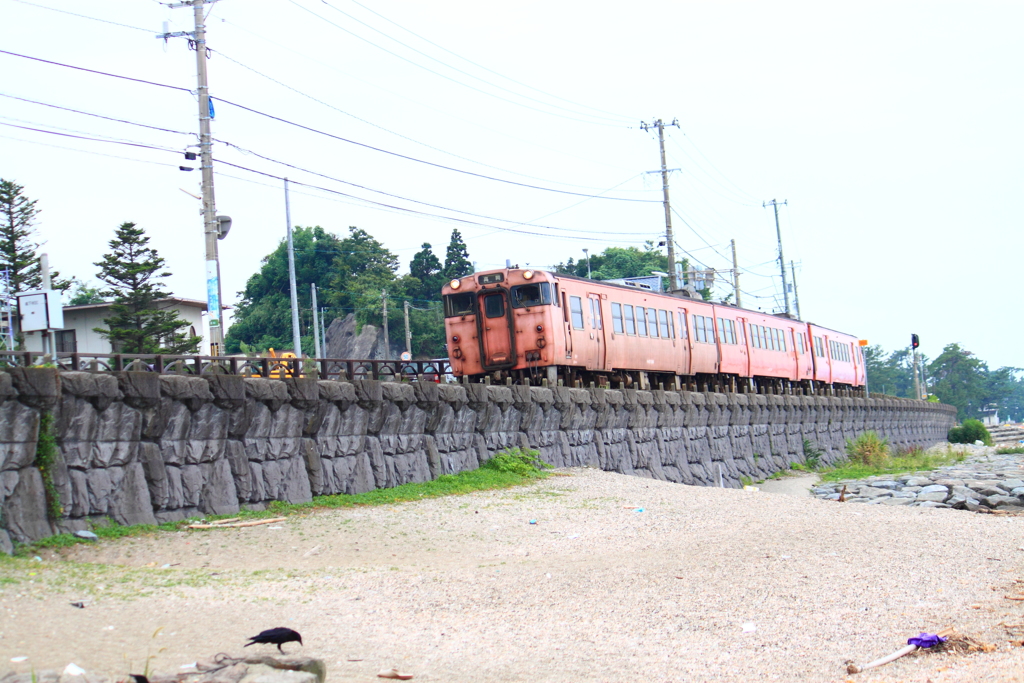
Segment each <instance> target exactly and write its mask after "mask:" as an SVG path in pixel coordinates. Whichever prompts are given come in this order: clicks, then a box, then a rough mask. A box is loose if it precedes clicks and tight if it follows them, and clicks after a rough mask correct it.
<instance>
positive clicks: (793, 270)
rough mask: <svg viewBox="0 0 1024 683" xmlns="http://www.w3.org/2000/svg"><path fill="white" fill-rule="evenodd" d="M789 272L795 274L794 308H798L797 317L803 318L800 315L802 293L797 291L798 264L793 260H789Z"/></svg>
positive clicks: (798, 318)
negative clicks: (795, 264) (794, 263)
mask: <svg viewBox="0 0 1024 683" xmlns="http://www.w3.org/2000/svg"><path fill="white" fill-rule="evenodd" d="M789 273H790V275H792V276H793V308H795V309H796V319H797V320H803V318H801V317H800V294H799V292H797V291H796V266H794V265H793V262H792V261H790V262H789Z"/></svg>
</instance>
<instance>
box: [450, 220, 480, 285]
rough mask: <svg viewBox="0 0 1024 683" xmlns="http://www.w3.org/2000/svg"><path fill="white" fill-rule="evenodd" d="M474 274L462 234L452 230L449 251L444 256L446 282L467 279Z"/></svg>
mask: <svg viewBox="0 0 1024 683" xmlns="http://www.w3.org/2000/svg"><path fill="white" fill-rule="evenodd" d="M472 272H473V264H472V263H470V261H469V251H467V250H466V242H465V241H464V240H463V239H462V233H460V232H459V231H458V229H457V228H456V229H455V230H452V238H451V241H449V242H448V251H447V252H445V256H444V277H445V279H446V280H452V279H454V278H457V277H465V276H466V275H469V274H470V273H472Z"/></svg>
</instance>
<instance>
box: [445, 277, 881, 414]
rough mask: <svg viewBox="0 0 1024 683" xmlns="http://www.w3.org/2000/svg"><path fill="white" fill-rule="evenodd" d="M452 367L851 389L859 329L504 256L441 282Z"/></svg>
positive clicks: (708, 385) (690, 384)
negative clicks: (516, 263) (500, 265)
mask: <svg viewBox="0 0 1024 683" xmlns="http://www.w3.org/2000/svg"><path fill="white" fill-rule="evenodd" d="M442 294H443V298H444V315H445V334H446V336H447V343H448V357H449V359H450V363H451V368H452V373H453V374H454V375H456V376H458V377H463V376H468V377H471V378H476V379H480V378H483V377H485V376H490V377H491V378H493V379H495V380H499V381H500V380H502V379H505V378H512V379H515V380H519V381H523V380H525V381H529V382H531V383H534V384H538V383H540V382H541V380H543V379H547V380H548V381H549V382H550V383H552V384H553V383H554V382H555V381H556V380H558V379H561V380H563V381H564V382H565V383H566V384H567V385H568V386H574V385H576V383H577V382H583V383H589V382H596V383H597V384H599V385H607V384H608V383H609V382H615V383H616V384H618V386H626V387H635V388H651V387H655V388H656V387H657V386H658V385H661V386H664V387H666V388H668V387H673V386H675V387H684V388H690V389H700V390H709V389H712V388H717V389H727V390H732V391H737V390H738V391H754V392H757V391H762V392H763V391H771V392H778V391H786V390H790V389H792V388H797V389H803V390H804V391H805V392H808V393H840V394H844V393H845V394H852V393H854V392H855V391H856V392H860V391H862V390H863V387H864V379H865V377H864V359H863V356H862V355H861V349H860V346H859V344H858V340H857V338H856V337H854V336H851V335H849V334H844V333H842V332H836V331H835V330H831V329H828V328H825V327H821V326H819V325H815V324H813V323H805V322H801V321H799V320H793V319H791V318H787V317H780V316H775V315H767V314H765V313H760V312H756V311H749V310H746V309H743V308H738V307H736V306H731V305H729V304H718V303H710V302H706V301H700V300H697V299H690V298H684V297H676V296H670V295H668V294H661V293H657V292H653V291H649V290H643V289H638V288H636V287H632V286H626V285H618V284H611V283H607V282H601V281H597V280H588V279H585V278H579V277H573V276H569V275H559V274H556V273H549V272H545V271H541V270H529V269H519V268H507V269H504V270H491V271H486V272H480V273H474V274H473V275H468V276H466V277H464V278H460V279H457V280H452V281H451V282H449V283H448V284H446V285H445V286H444V288H443V289H442Z"/></svg>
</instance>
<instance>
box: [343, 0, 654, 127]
mask: <svg viewBox="0 0 1024 683" xmlns="http://www.w3.org/2000/svg"><path fill="white" fill-rule="evenodd" d="M351 1H352V3H353V4H355V5H359V6H360V7H362V8H363V9H364V10H366V11H367V12H369V13H370V14H374V15H376V16H378V17H380V18H381V19H383V20H384V21H386V22H388V23H389V24H391V25H392V26H396V27H398V28H400V29H402V30H403V31H405V32H406V33H408V34H410V35H412V36H415V37H417V38H419V39H420V40H422V41H423V42H425V43H428V44H429V45H433V46H434V47H436V48H437V49H439V50H443V51H445V52H447V53H448V54H450V55H452V56H453V57H458V58H459V59H461V60H462V61H464V62H467V63H469V64H472V65H473V66H475V67H477V68H478V69H482V70H484V71H486V72H488V73H492V74H494V75H495V76H498V77H500V78H504V79H505V80H507V81H510V82H512V83H515V84H516V85H520V86H522V87H524V88H529V89H530V90H533V91H535V92H539V93H541V94H542V95H546V96H548V97H553V98H555V99H556V100H561V101H562V102H567V103H568V104H572V105H575V106H577V107H582V108H584V109H591V110H593V111H596V112H598V113H601V114H606V115H608V116H611V117H615V118H618V119H622V120H623V121H635V120H636V118H637V117H635V116H625V115H623V114H616V113H614V112H610V111H605V110H603V109H598V108H597V107H591V106H590V105H586V104H580V103H579V102H574V101H572V100H569V99H566V98H564V97H561V96H559V95H555V94H553V93H549V92H546V91H544V90H541V89H540V88H535V87H533V86H532V85H528V84H526V83H522V82H521V81H517V80H516V79H514V78H510V77H508V76H506V75H504V74H501V73H499V72H497V71H495V70H494V69H489V68H487V67H486V66H484V65H482V64H478V63H477V62H474V61H473V60H472V59H467V58H466V57H463V56H462V55H460V54H458V53H457V52H453V51H452V50H449V49H448V48H446V47H445V46H443V45H439V44H437V43H435V42H434V41H432V40H430V39H428V38H424V37H423V36H421V35H420V34H418V33H416V32H414V31H411V30H409V29H407V28H405V27H404V26H402V25H401V24H399V23H397V22H395V21H394V20H392V19H389V18H388V17H386V16H384V15H383V14H381V13H380V12H377V11H375V10H373V9H372V8H370V7H367V6H366V5H364V4H362V3H361V2H357V0H351ZM324 4H327V3H326V2H325V3H324ZM357 21H358V20H357Z"/></svg>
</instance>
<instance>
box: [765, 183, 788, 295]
mask: <svg viewBox="0 0 1024 683" xmlns="http://www.w3.org/2000/svg"><path fill="white" fill-rule="evenodd" d="M788 203H789V200H788V199H783V200H782V205H783V206H785V205H787V204H788ZM769 204H771V205H772V207H773V208H774V209H775V235H776V236H777V237H778V238H779V270H780V271H781V272H782V298H783V300H784V301H785V302H786V315H789V314H790V311H789V288H788V287H787V286H786V259H785V258H783V256H782V230H780V229H779V202H777V201H775V200H774V199H773V200H771V201H770V202H762V203H761V206H762V207H767V206H768V205H769Z"/></svg>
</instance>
